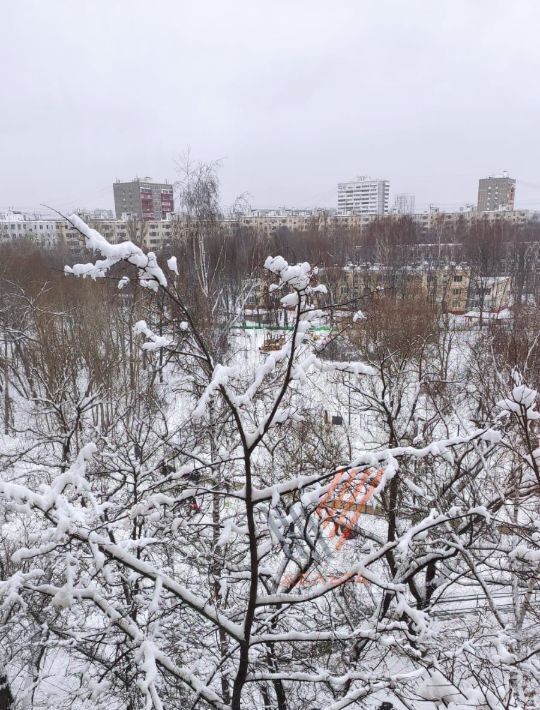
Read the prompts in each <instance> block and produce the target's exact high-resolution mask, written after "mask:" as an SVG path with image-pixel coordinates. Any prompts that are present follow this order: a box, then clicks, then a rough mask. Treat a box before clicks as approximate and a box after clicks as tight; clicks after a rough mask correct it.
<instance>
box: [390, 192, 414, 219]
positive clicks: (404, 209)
mask: <svg viewBox="0 0 540 710" xmlns="http://www.w3.org/2000/svg"><path fill="white" fill-rule="evenodd" d="M414 204H415V199H414V195H408V194H406V193H404V192H403V193H398V194H397V195H396V196H395V197H394V207H393V210H392V211H393V212H394V213H395V214H400V215H403V214H408V215H413V214H414Z"/></svg>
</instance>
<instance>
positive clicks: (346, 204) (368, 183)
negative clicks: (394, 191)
mask: <svg viewBox="0 0 540 710" xmlns="http://www.w3.org/2000/svg"><path fill="white" fill-rule="evenodd" d="M389 195H390V182H389V180H380V179H374V178H369V177H366V176H361V177H357V178H356V179H355V180H350V181H349V182H340V183H338V209H337V213H338V215H355V214H379V215H384V214H387V212H388V199H389Z"/></svg>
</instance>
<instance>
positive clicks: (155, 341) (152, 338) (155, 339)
mask: <svg viewBox="0 0 540 710" xmlns="http://www.w3.org/2000/svg"><path fill="white" fill-rule="evenodd" d="M133 332H134V333H135V334H136V335H144V336H145V337H146V338H147V341H146V342H145V343H143V345H142V349H143V350H159V349H160V348H169V347H171V346H172V344H173V341H172V338H169V337H168V336H164V335H156V334H155V333H154V332H153V331H152V330H150V328H149V327H148V326H147V325H146V321H145V320H140V321H137V323H135V325H134V326H133Z"/></svg>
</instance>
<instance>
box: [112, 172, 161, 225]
mask: <svg viewBox="0 0 540 710" xmlns="http://www.w3.org/2000/svg"><path fill="white" fill-rule="evenodd" d="M113 193H114V209H115V212H116V217H117V219H121V218H123V217H124V216H126V217H133V218H137V219H143V220H145V221H150V220H157V219H166V217H167V216H168V215H170V214H171V213H172V212H174V194H173V186H172V185H170V184H169V183H167V182H164V183H160V182H154V181H153V180H152V179H151V178H148V177H147V178H144V180H141V179H139V178H135V179H134V180H131V181H130V182H120V181H119V180H117V181H116V182H115V183H114V184H113Z"/></svg>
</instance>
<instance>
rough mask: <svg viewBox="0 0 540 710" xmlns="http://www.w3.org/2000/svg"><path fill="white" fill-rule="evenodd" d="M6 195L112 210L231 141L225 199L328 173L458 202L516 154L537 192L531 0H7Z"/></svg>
mask: <svg viewBox="0 0 540 710" xmlns="http://www.w3.org/2000/svg"><path fill="white" fill-rule="evenodd" d="M0 10H1V13H0V17H1V20H0V22H1V26H2V40H1V42H0V66H1V67H2V75H1V78H2V81H1V87H2V88H1V91H2V97H3V101H2V111H1V112H0V209H5V208H6V207H8V206H13V207H15V208H19V209H20V208H23V209H24V208H34V207H36V206H37V205H39V203H42V202H44V203H48V204H52V205H54V206H57V207H59V208H61V209H69V208H71V207H76V206H85V207H112V186H111V183H112V182H113V180H114V179H115V178H116V177H118V178H122V179H131V178H132V177H133V176H135V175H139V176H145V175H150V176H152V177H154V178H155V179H156V180H158V179H159V180H161V179H164V178H168V179H169V180H174V179H175V177H176V175H175V171H176V167H175V162H176V159H177V157H178V156H179V155H180V154H181V153H182V152H183V151H185V149H186V147H187V146H190V147H191V152H192V155H193V157H194V158H197V159H200V160H212V159H216V158H223V167H222V171H221V178H222V184H223V198H224V202H226V203H230V202H232V201H233V199H234V196H235V195H237V194H239V193H241V192H244V191H247V192H249V193H250V195H251V198H250V199H251V202H252V204H253V205H255V206H277V205H288V206H295V205H297V206H312V205H329V206H332V205H334V204H335V201H336V183H337V182H338V180H342V179H348V178H351V177H353V176H354V175H358V174H366V175H374V176H383V177H387V178H389V179H390V181H391V196H392V195H393V194H395V193H396V192H413V193H415V195H416V202H417V207H419V208H423V207H424V206H427V203H429V202H435V203H439V204H441V205H442V206H444V207H446V208H448V209H452V208H455V207H457V206H458V204H462V203H464V202H474V201H475V200H476V190H477V179H478V177H482V176H486V175H488V174H490V173H496V172H501V171H502V170H508V171H509V172H510V174H511V175H512V176H514V177H516V178H517V180H518V187H517V204H518V206H524V207H532V208H538V209H540V142H539V140H538V132H539V126H540V91H539V90H538V76H539V71H540V41H539V39H538V37H539V33H540V2H539V1H538V0H511V1H509V0H504V1H503V0H501V1H499V0H410V1H409V0H402V1H399V0H373V1H371V0H326V1H317V0H310V1H304V0H272V1H270V2H269V1H268V0H267V1H266V2H262V0H245V1H244V0H215V1H210V0H191V1H189V2H187V1H182V0H145V1H144V2H143V1H140V0H92V1H90V2H87V1H86V0H0Z"/></svg>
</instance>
